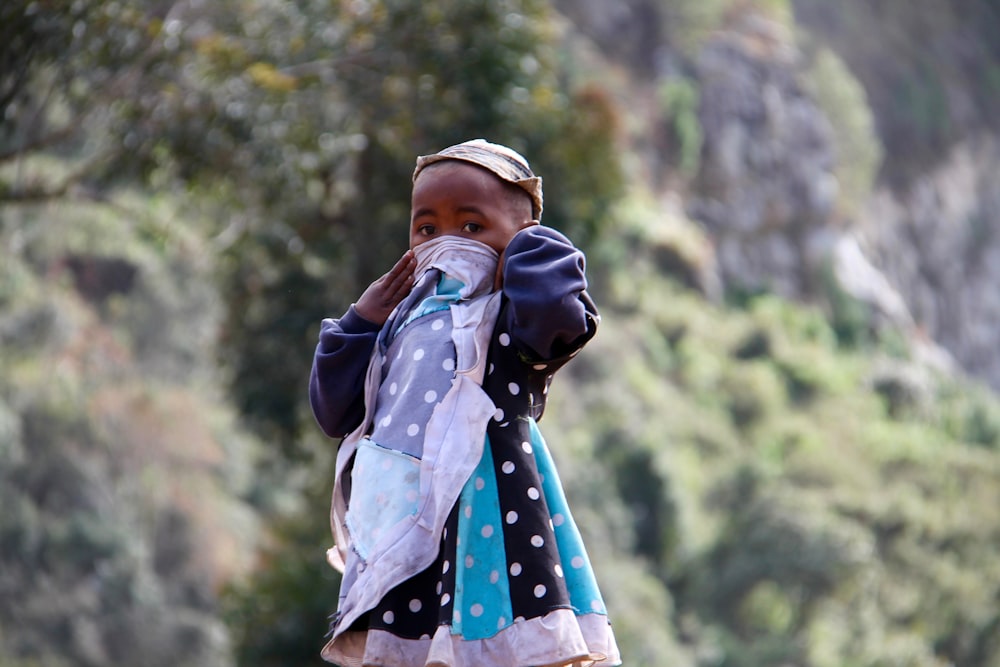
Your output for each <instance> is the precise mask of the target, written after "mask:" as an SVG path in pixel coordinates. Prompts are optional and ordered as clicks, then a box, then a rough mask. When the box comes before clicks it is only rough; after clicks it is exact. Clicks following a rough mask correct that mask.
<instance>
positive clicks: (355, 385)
mask: <svg viewBox="0 0 1000 667" xmlns="http://www.w3.org/2000/svg"><path fill="white" fill-rule="evenodd" d="M380 328H381V327H380V326H379V325H377V324H375V323H373V322H369V321H368V320H366V319H364V318H363V317H361V316H360V315H358V314H357V312H356V311H355V310H354V306H351V307H350V309H349V310H348V311H347V313H346V314H345V315H344V316H343V317H342V318H340V319H339V320H335V319H326V320H323V322H322V324H321V325H320V332H319V344H318V345H317V346H316V353H315V355H314V356H313V365H312V373H311V375H310V377H309V403H310V405H311V406H312V411H313V416H314V417H315V418H316V422H317V423H318V424H319V426H320V428H321V429H323V432H324V433H326V434H327V435H328V436H330V437H331V438H340V437H343V436H345V435H347V434H348V433H350V432H351V431H353V430H354V429H355V428H357V427H358V425H359V424H360V423H361V420H362V419H364V416H365V375H366V374H367V371H368V362H369V360H370V359H371V354H372V350H373V349H374V347H375V341H376V339H377V338H378V332H379V329H380Z"/></svg>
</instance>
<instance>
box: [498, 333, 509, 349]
mask: <svg viewBox="0 0 1000 667" xmlns="http://www.w3.org/2000/svg"><path fill="white" fill-rule="evenodd" d="M497 340H499V341H500V344H501V345H503V346H504V347H507V346H508V345H510V335H509V334H506V333H502V334H500V337H499V338H498V339H497Z"/></svg>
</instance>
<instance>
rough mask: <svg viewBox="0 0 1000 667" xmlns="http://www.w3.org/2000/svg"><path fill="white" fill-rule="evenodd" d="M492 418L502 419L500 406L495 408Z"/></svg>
mask: <svg viewBox="0 0 1000 667" xmlns="http://www.w3.org/2000/svg"><path fill="white" fill-rule="evenodd" d="M493 419H494V420H496V421H498V422H501V421H503V409H502V408H497V411H496V412H494V413H493Z"/></svg>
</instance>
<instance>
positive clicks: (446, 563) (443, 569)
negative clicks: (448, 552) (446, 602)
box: [441, 560, 451, 595]
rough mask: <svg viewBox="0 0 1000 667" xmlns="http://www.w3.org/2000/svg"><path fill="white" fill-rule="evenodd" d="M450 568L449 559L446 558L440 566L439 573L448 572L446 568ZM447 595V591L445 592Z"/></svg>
mask: <svg viewBox="0 0 1000 667" xmlns="http://www.w3.org/2000/svg"><path fill="white" fill-rule="evenodd" d="M450 569H451V561H448V560H446V561H445V562H444V565H442V566H441V574H448V570H450ZM445 595H447V593H445Z"/></svg>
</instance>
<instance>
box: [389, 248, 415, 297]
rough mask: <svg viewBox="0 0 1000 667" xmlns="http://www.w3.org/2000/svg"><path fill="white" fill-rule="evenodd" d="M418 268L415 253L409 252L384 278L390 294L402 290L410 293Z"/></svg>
mask: <svg viewBox="0 0 1000 667" xmlns="http://www.w3.org/2000/svg"><path fill="white" fill-rule="evenodd" d="M416 268H417V259H416V257H414V256H413V251H411V250H407V251H406V252H405V253H404V254H403V256H402V257H400V258H399V261H398V262H396V264H395V265H394V266H393V267H392V268H391V269H389V273H387V274H385V276H384V277H383V280H384V284H385V286H386V289H387V291H388V292H390V293H395V292H398V291H400V290H401V289H404V288H405V289H406V291H409V286H410V285H412V282H413V279H414V276H413V272H414V270H415V269H416Z"/></svg>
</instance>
